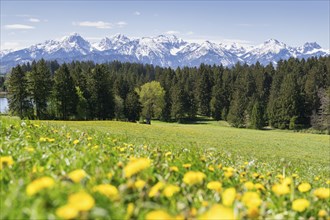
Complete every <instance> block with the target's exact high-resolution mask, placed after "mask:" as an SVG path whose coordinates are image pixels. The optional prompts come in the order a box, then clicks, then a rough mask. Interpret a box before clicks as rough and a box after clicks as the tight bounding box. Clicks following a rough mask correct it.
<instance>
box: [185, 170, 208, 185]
mask: <svg viewBox="0 0 330 220" xmlns="http://www.w3.org/2000/svg"><path fill="white" fill-rule="evenodd" d="M205 177H206V175H205V174H204V173H202V172H198V171H197V172H196V171H189V172H187V173H185V174H184V177H183V182H184V183H186V184H188V185H194V184H198V183H202V182H203V180H204V179H205Z"/></svg>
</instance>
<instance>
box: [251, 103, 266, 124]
mask: <svg viewBox="0 0 330 220" xmlns="http://www.w3.org/2000/svg"><path fill="white" fill-rule="evenodd" d="M263 126H264V114H263V109H262V106H261V105H260V102H259V101H258V100H257V101H256V102H255V103H254V105H253V109H252V114H251V127H252V128H254V129H261V128H262V127H263Z"/></svg>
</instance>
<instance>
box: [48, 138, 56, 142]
mask: <svg viewBox="0 0 330 220" xmlns="http://www.w3.org/2000/svg"><path fill="white" fill-rule="evenodd" d="M47 141H48V142H49V143H53V142H55V138H47Z"/></svg>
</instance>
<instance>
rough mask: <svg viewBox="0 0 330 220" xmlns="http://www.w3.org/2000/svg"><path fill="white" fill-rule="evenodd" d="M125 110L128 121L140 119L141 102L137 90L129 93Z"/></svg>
mask: <svg viewBox="0 0 330 220" xmlns="http://www.w3.org/2000/svg"><path fill="white" fill-rule="evenodd" d="M124 111H125V116H126V117H127V120H128V121H130V122H135V121H138V120H139V118H140V113H141V103H140V101H139V95H138V94H137V93H136V92H135V91H131V92H129V93H128V94H127V97H126V100H125V109H124Z"/></svg>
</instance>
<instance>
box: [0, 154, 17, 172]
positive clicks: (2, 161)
mask: <svg viewBox="0 0 330 220" xmlns="http://www.w3.org/2000/svg"><path fill="white" fill-rule="evenodd" d="M13 164H14V160H13V157H12V156H4V157H0V170H2V169H3V167H5V166H11V165H13Z"/></svg>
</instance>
